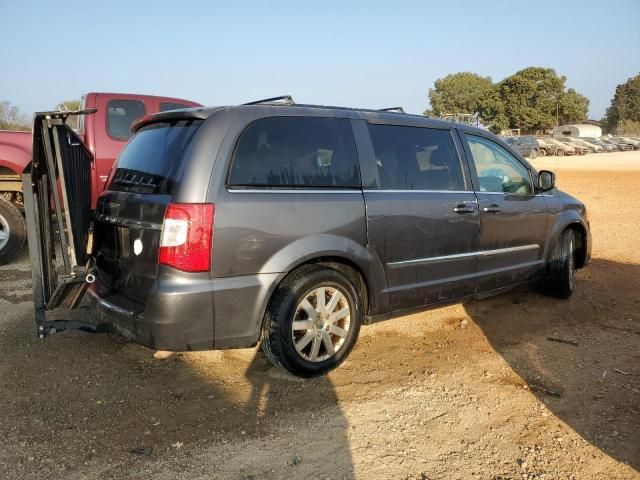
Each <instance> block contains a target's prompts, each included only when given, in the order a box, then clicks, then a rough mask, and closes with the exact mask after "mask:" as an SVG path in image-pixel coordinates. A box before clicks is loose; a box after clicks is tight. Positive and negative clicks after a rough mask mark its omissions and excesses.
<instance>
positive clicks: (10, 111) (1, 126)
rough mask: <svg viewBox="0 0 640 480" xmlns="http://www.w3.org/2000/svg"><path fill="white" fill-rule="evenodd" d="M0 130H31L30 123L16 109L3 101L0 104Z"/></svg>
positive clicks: (25, 116) (26, 117) (27, 118)
mask: <svg viewBox="0 0 640 480" xmlns="http://www.w3.org/2000/svg"><path fill="white" fill-rule="evenodd" d="M0 130H31V122H30V121H29V117H28V116H27V115H25V114H24V113H22V112H21V111H20V109H19V108H18V107H16V106H15V105H11V102H9V101H7V100H4V101H1V102H0Z"/></svg>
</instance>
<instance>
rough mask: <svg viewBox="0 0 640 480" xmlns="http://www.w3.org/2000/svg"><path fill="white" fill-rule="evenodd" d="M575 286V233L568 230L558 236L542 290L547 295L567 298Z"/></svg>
mask: <svg viewBox="0 0 640 480" xmlns="http://www.w3.org/2000/svg"><path fill="white" fill-rule="evenodd" d="M575 284H576V261H575V233H574V231H573V230H572V229H570V228H568V229H566V230H565V231H563V232H562V233H561V234H560V237H559V238H558V242H557V243H556V245H555V246H554V248H553V251H552V252H551V258H550V259H549V263H548V264H547V267H546V272H545V276H544V279H543V288H544V291H545V293H546V294H547V295H550V296H552V297H556V298H569V297H570V296H571V294H572V293H573V290H574V288H575Z"/></svg>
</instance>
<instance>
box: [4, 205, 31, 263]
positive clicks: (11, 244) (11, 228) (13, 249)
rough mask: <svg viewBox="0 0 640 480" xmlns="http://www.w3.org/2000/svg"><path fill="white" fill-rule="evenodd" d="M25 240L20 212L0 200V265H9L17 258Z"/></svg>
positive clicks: (24, 227) (22, 218) (23, 223)
mask: <svg viewBox="0 0 640 480" xmlns="http://www.w3.org/2000/svg"><path fill="white" fill-rule="evenodd" d="M26 238H27V227H26V225H25V221H24V217H23V216H22V213H20V210H18V208H17V207H16V206H15V205H14V204H13V203H11V202H9V201H8V200H6V199H4V198H0V265H4V264H6V263H10V262H11V261H12V260H13V259H14V258H16V257H17V256H18V254H19V253H20V250H21V249H22V246H23V245H24V242H25V240H26Z"/></svg>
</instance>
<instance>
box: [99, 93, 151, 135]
mask: <svg viewBox="0 0 640 480" xmlns="http://www.w3.org/2000/svg"><path fill="white" fill-rule="evenodd" d="M145 113H146V111H145V108H144V103H142V102H141V101H140V100H111V101H110V102H109V103H108V104H107V131H108V132H109V135H111V136H112V137H113V138H115V139H117V140H128V139H129V138H130V137H131V136H132V135H133V133H132V132H131V124H132V123H133V122H135V121H136V120H138V119H139V118H141V117H144V115H145Z"/></svg>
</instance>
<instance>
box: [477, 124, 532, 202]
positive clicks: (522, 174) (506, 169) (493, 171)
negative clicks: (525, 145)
mask: <svg viewBox="0 0 640 480" xmlns="http://www.w3.org/2000/svg"><path fill="white" fill-rule="evenodd" d="M466 138H467V142H468V143H469V149H470V150H471V155H472V157H473V163H474V164H475V167H476V172H477V174H478V183H479V186H478V188H479V191H480V192H500V193H518V194H532V193H533V182H532V179H531V174H530V173H529V170H528V169H527V168H526V167H525V166H524V165H523V164H522V163H521V162H520V161H519V160H518V159H517V158H515V157H514V156H513V155H511V154H510V153H509V152H508V151H507V150H506V149H505V148H503V147H501V146H500V145H498V144H497V143H495V142H492V141H491V140H488V139H485V138H482V137H478V136H475V135H466Z"/></svg>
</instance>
